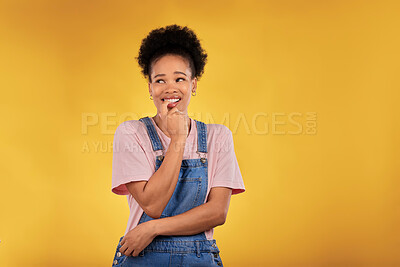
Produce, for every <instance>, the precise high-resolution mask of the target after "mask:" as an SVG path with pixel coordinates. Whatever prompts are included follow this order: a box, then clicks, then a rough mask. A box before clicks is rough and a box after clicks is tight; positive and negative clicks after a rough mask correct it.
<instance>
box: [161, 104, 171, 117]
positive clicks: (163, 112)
mask: <svg viewBox="0 0 400 267" xmlns="http://www.w3.org/2000/svg"><path fill="white" fill-rule="evenodd" d="M168 104H169V102H168V101H165V100H164V102H162V103H161V116H162V117H163V118H165V116H167V114H168V107H167V106H168Z"/></svg>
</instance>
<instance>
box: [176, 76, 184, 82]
mask: <svg viewBox="0 0 400 267" xmlns="http://www.w3.org/2000/svg"><path fill="white" fill-rule="evenodd" d="M179 79H182V80H185V78H182V77H179V78H178V79H176V80H177V81H179Z"/></svg>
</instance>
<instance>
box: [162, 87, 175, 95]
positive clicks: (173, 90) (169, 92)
mask: <svg viewBox="0 0 400 267" xmlns="http://www.w3.org/2000/svg"><path fill="white" fill-rule="evenodd" d="M177 92H178V89H177V88H176V87H174V85H169V86H168V87H167V88H166V89H165V91H164V93H166V94H173V93H177Z"/></svg>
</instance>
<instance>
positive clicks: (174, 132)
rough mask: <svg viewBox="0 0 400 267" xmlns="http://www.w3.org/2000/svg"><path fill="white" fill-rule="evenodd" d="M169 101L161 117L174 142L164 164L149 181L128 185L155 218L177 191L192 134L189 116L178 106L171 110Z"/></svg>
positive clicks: (164, 106) (147, 211) (136, 198)
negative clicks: (190, 132) (186, 148)
mask: <svg viewBox="0 0 400 267" xmlns="http://www.w3.org/2000/svg"><path fill="white" fill-rule="evenodd" d="M167 104H168V103H163V110H162V112H161V116H160V117H161V120H164V122H166V123H165V124H166V128H168V132H169V134H170V137H171V143H170V145H169V147H168V150H167V152H166V153H165V156H164V160H163V162H162V164H161V166H160V167H159V168H158V170H157V171H156V172H155V173H154V174H153V175H152V176H151V177H150V178H149V180H148V181H135V182H130V183H127V184H126V187H127V189H128V191H129V192H130V193H131V195H132V196H133V197H134V199H135V200H136V201H137V202H138V204H139V205H140V207H141V208H142V209H143V210H144V212H145V213H146V214H147V215H149V216H150V217H152V218H155V219H156V218H159V217H160V216H161V214H162V212H163V210H164V209H165V207H166V206H167V204H168V201H169V199H170V198H171V196H172V194H173V193H174V190H175V186H176V183H177V182H178V177H179V172H180V168H181V164H182V157H183V152H184V149H185V144H186V138H187V133H188V129H187V119H188V117H187V116H186V115H183V114H181V113H178V112H177V111H178V109H176V108H173V109H171V110H170V111H168V109H167Z"/></svg>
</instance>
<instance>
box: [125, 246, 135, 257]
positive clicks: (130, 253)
mask: <svg viewBox="0 0 400 267" xmlns="http://www.w3.org/2000/svg"><path fill="white" fill-rule="evenodd" d="M132 252H133V248H128V249H127V250H125V255H126V256H131V255H132Z"/></svg>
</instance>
